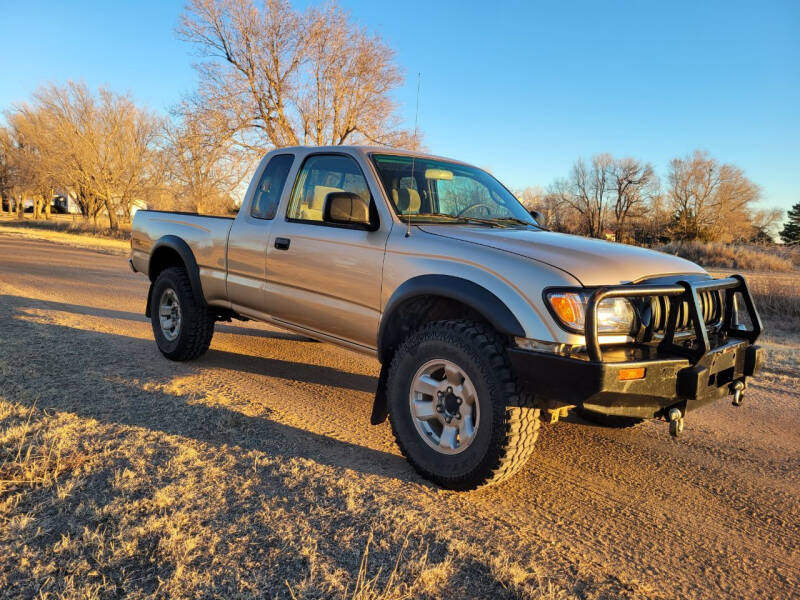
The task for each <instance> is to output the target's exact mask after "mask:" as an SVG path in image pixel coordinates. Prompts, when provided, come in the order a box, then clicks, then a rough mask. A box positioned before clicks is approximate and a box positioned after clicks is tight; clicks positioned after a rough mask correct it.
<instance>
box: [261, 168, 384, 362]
mask: <svg viewBox="0 0 800 600" xmlns="http://www.w3.org/2000/svg"><path fill="white" fill-rule="evenodd" d="M336 191H345V192H351V193H354V194H358V195H359V196H361V197H362V198H363V199H364V200H365V201H366V202H368V203H369V202H370V201H371V198H372V195H371V193H370V189H369V186H368V184H367V181H366V178H365V177H364V173H363V171H362V170H361V167H360V166H359V164H358V162H357V161H356V159H355V158H354V157H352V156H350V155H348V154H333V153H322V154H319V153H318V154H311V155H309V156H308V157H307V158H306V159H305V161H304V163H303V165H302V167H301V168H300V170H299V172H298V175H297V179H296V181H295V184H294V189H293V191H292V195H291V197H290V199H289V204H288V207H287V210H286V214H285V216H284V218H283V219H281V220H278V219H276V221H275V223H274V224H273V228H272V232H271V241H270V244H269V247H268V248H267V286H266V294H267V297H266V304H267V306H269V307H270V313H271V314H272V315H273V318H274V319H275V320H276V321H279V322H280V321H283V322H286V323H290V324H292V325H294V326H299V327H301V328H303V329H307V330H310V331H313V332H318V333H322V334H324V335H326V336H331V337H334V338H337V339H340V340H345V341H348V342H351V343H353V344H355V345H357V346H360V347H364V348H369V349H374V347H375V346H376V336H377V330H378V323H379V321H380V292H381V278H382V273H383V256H384V251H385V246H386V239H387V237H388V234H389V230H390V228H391V222H388V220H387V219H384V220H383V222H382V223H381V224H380V226H379V227H378V229H377V230H376V231H364V230H363V229H354V228H350V227H348V226H345V225H336V224H330V223H325V222H324V221H323V218H322V215H323V207H324V202H325V197H326V196H327V194H329V193H330V192H336ZM373 212H374V211H373Z"/></svg>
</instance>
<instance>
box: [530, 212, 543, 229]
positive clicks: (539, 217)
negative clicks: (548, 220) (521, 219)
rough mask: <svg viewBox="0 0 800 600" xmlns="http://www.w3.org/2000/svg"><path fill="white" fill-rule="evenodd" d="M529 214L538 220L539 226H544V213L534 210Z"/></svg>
mask: <svg viewBox="0 0 800 600" xmlns="http://www.w3.org/2000/svg"><path fill="white" fill-rule="evenodd" d="M528 212H530V214H531V216H532V217H533V218H534V219H535V220H536V222H537V223H539V225H541V224H542V218H543V217H542V213H540V212H539V211H538V210H534V209H531V210H530V211H528Z"/></svg>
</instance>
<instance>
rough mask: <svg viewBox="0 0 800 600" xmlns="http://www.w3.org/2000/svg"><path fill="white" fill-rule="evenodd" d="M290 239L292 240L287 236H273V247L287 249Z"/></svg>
mask: <svg viewBox="0 0 800 600" xmlns="http://www.w3.org/2000/svg"><path fill="white" fill-rule="evenodd" d="M291 241H292V240H290V239H289V238H282V237H278V238H275V247H276V248H277V249H278V250H288V249H289V244H290V243H291Z"/></svg>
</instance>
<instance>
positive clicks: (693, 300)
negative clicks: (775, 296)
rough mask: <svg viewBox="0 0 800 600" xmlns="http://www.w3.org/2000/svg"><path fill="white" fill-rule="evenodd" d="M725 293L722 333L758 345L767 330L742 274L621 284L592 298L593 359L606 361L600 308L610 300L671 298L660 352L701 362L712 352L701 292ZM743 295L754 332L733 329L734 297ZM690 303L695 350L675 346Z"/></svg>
mask: <svg viewBox="0 0 800 600" xmlns="http://www.w3.org/2000/svg"><path fill="white" fill-rule="evenodd" d="M705 291H708V292H713V291H724V292H725V300H724V303H725V310H724V314H723V322H722V327H721V329H720V330H719V332H720V333H722V334H723V335H724V336H725V337H726V338H727V337H733V338H741V339H746V340H747V341H749V342H750V343H751V344H752V343H754V342H755V341H756V340H757V339H758V337H759V336H760V335H761V332H762V331H763V325H762V324H761V317H759V315H758V311H757V310H756V307H755V304H753V296H752V295H751V294H750V289H749V288H748V287H747V282H746V281H745V279H744V277H742V276H741V275H733V276H732V277H728V278H726V279H708V280H703V281H693V282H690V281H678V282H677V283H675V284H670V285H645V286H643V285H620V286H614V287H603V288H598V289H597V290H595V291H594V293H593V294H592V295H591V296H590V297H589V301H588V303H587V306H586V325H585V330H586V331H585V335H586V352H587V354H588V355H589V359H590V360H593V361H595V362H602V360H603V351H602V350H601V349H600V339H599V335H598V332H597V307H598V306H599V305H600V302H602V301H603V300H605V299H606V298H636V297H639V298H641V297H651V298H652V297H654V296H666V297H668V298H669V315H668V317H667V319H668V320H667V327H666V331H665V332H664V337H663V339H662V340H661V342H660V343H659V345H658V351H659V352H660V353H663V354H672V355H678V356H685V357H686V358H688V359H689V360H690V361H691V362H692V364H696V363H698V362H699V361H700V360H701V359H702V358H703V357H704V356H706V354H708V352H709V351H710V350H711V343H710V342H709V338H708V329H707V328H706V323H705V320H704V319H703V307H702V304H701V302H700V292H705ZM737 293H741V295H742V299H743V300H744V304H745V308H746V309H747V313H748V315H749V317H750V322H751V324H752V326H753V328H752V329H750V330H746V331H745V330H742V329H739V328H738V327H734V326H733V319H734V316H735V311H734V297H735V295H736V294H737ZM683 302H686V303H687V304H688V307H689V322H690V323H691V325H692V327H693V329H694V335H695V341H694V346H693V347H692V348H686V347H685V346H682V345H678V344H675V333H676V327H677V320H678V315H679V313H680V310H679V307H680V305H681V304H682V303H683Z"/></svg>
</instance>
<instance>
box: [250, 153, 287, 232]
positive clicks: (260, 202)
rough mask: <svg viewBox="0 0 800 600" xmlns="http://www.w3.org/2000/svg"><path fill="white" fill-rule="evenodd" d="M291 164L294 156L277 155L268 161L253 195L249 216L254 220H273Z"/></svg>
mask: <svg viewBox="0 0 800 600" xmlns="http://www.w3.org/2000/svg"><path fill="white" fill-rule="evenodd" d="M292 162H294V156H293V155H291V154H278V155H277V156H273V157H272V158H271V159H270V161H269V163H268V164H267V168H266V169H264V174H263V175H262V176H261V181H259V182H258V187H257V188H256V191H255V193H254V195H253V204H252V205H251V207H250V216H252V217H255V218H256V219H274V218H275V212H276V211H277V210H278V203H279V202H280V201H281V193H282V192H283V186H284V185H286V177H287V176H288V175H289V169H291V168H292Z"/></svg>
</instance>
